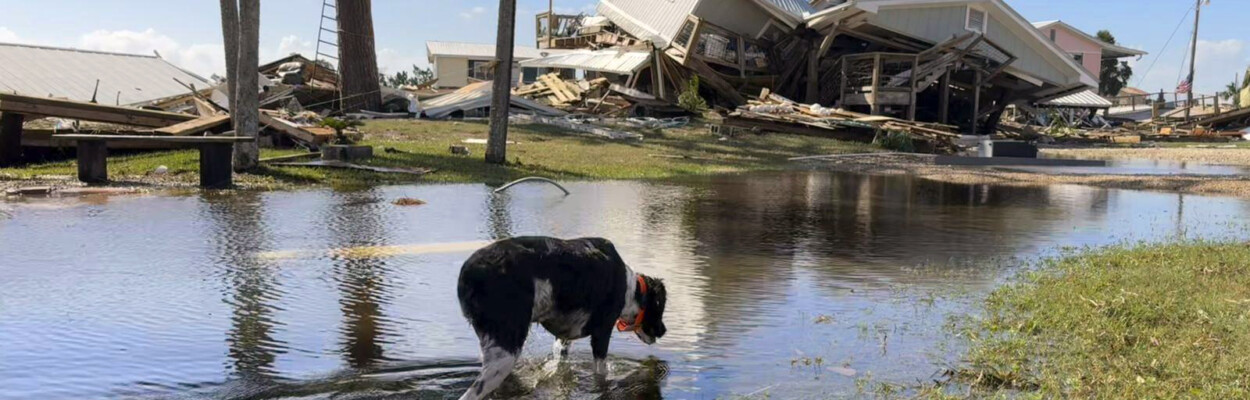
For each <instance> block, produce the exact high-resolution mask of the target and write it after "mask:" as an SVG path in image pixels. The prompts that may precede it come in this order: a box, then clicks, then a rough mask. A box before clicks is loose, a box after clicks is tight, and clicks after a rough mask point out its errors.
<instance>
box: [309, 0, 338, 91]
mask: <svg viewBox="0 0 1250 400" xmlns="http://www.w3.org/2000/svg"><path fill="white" fill-rule="evenodd" d="M326 10H331V11H333V12H334V15H335V16H330V15H326ZM320 14H321V20H320V21H319V22H318V26H317V50H316V54H314V55H313V67H312V72H311V73H310V74H309V76H308V82H310V83H311V82H312V79H313V78H314V77H316V76H317V68H320V67H321V59H322V57H324V58H327V59H330V60H334V63H335V66H334V68H335V69H336V70H337V69H338V65H337V64H338V61H339V57H338V48H339V45H338V41H339V31H338V27H339V20H338V18H337V17H336V16H337V15H338V0H322V2H321V13H320ZM327 21H328V22H329V25H331V26H332V27H334V29H330V28H326V25H327ZM327 32H329V33H331V34H332V35H325V34H326V33H327ZM329 40H333V42H330V41H329ZM322 45H325V46H326V47H328V48H332V50H333V51H334V55H330V54H326V53H325V52H323V51H322V50H321V46H322ZM326 51H330V49H328V50H326ZM327 62H329V61H327ZM340 84H341V83H340V82H335V86H336V88H337V87H338V86H339V85H340Z"/></svg>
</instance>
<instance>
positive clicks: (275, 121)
mask: <svg viewBox="0 0 1250 400" xmlns="http://www.w3.org/2000/svg"><path fill="white" fill-rule="evenodd" d="M260 123H261V124H264V125H265V126H268V127H270V128H273V129H276V130H277V131H279V132H282V133H284V134H286V135H287V136H290V137H292V138H295V140H299V141H301V142H304V143H312V144H318V143H317V136H316V135H313V134H312V133H311V132H308V131H306V130H304V129H303V128H300V127H299V126H297V125H295V124H293V123H291V122H289V121H286V120H283V119H280V118H274V117H272V116H270V115H269V114H265V113H260Z"/></svg>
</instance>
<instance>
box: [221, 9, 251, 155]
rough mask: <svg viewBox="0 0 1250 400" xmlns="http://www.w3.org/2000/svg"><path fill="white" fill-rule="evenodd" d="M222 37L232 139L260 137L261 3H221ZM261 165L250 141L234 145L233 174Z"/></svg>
mask: <svg viewBox="0 0 1250 400" xmlns="http://www.w3.org/2000/svg"><path fill="white" fill-rule="evenodd" d="M221 20H222V22H221V26H222V29H221V31H222V37H223V38H224V40H225V46H226V86H227V90H228V91H229V92H230V93H229V96H230V100H229V107H230V114H231V120H232V124H233V125H234V134H235V136H251V137H253V138H254V137H257V136H259V134H260V83H259V82H258V77H259V71H258V65H259V64H260V56H259V47H260V0H222V1H221ZM259 164H260V146H259V144H258V143H257V142H256V141H255V140H253V141H251V142H247V143H237V144H235V145H234V170H235V171H246V170H249V169H252V168H256V166H257V165H259Z"/></svg>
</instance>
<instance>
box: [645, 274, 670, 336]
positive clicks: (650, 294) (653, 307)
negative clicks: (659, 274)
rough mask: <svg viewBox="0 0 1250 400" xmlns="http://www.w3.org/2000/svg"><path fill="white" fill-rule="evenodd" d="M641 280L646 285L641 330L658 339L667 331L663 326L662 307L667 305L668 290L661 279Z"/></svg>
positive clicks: (647, 278)
mask: <svg viewBox="0 0 1250 400" xmlns="http://www.w3.org/2000/svg"><path fill="white" fill-rule="evenodd" d="M643 280H645V281H646V283H647V297H646V304H645V305H644V307H645V309H646V310H647V312H646V313H645V314H644V315H643V321H642V329H643V332H644V333H646V334H647V335H650V336H651V337H654V338H657V339H658V338H660V337H662V336H664V333H665V332H666V331H667V328H666V327H665V326H664V307H665V305H666V304H667V303H668V289H667V288H665V287H664V281H663V280H661V279H658V278H652V277H650V276H646V277H644V278H643Z"/></svg>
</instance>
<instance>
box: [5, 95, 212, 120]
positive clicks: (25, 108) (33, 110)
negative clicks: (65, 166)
mask: <svg viewBox="0 0 1250 400" xmlns="http://www.w3.org/2000/svg"><path fill="white" fill-rule="evenodd" d="M0 112H5V113H13V114H26V115H39V116H47V117H60V118H68V119H77V120H83V121H94V122H108V123H114V124H123V125H134V126H146V127H152V128H162V127H166V126H170V125H174V124H178V123H182V122H186V121H190V120H193V119H196V116H194V115H188V114H179V113H171V112H165V111H154V110H145V109H140V108H130V107H119V106H106V105H101V104H94V103H86V102H81V101H70V100H59V99H49V98H40V97H31V96H22V95H16V94H6V93H0Z"/></svg>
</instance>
